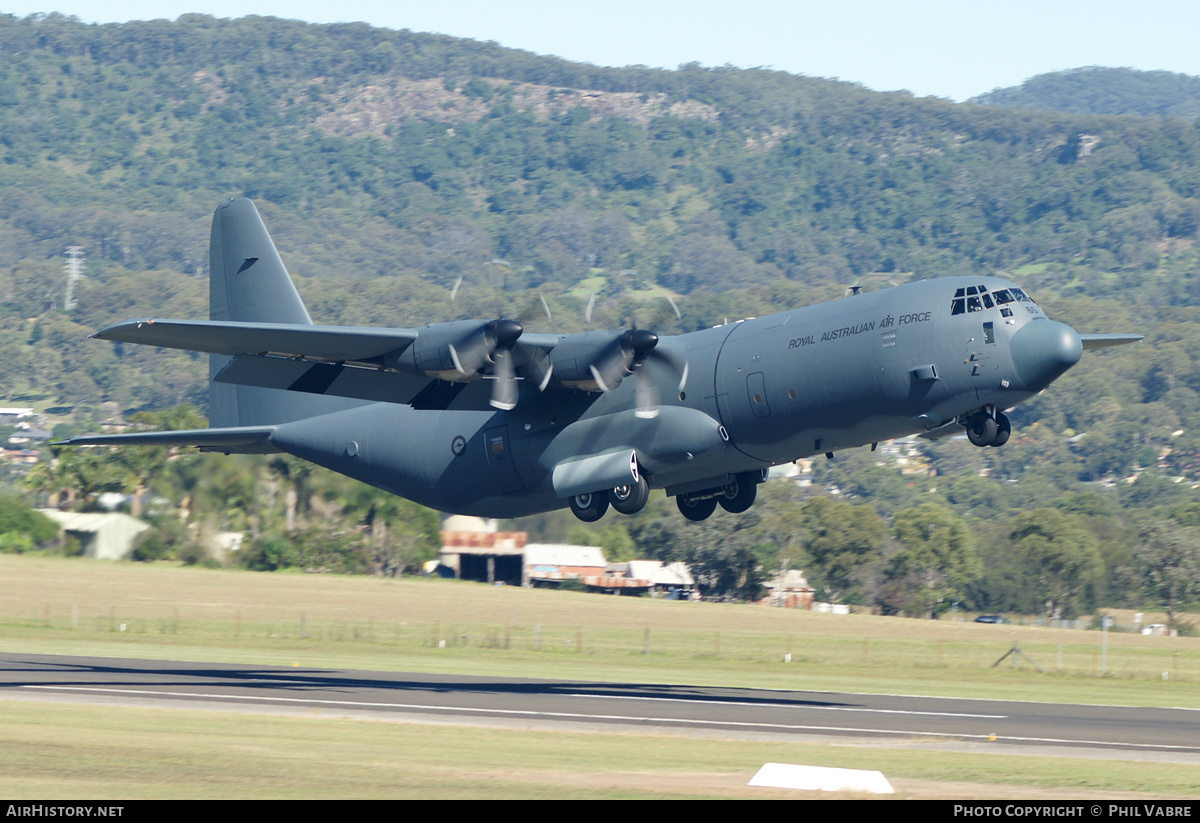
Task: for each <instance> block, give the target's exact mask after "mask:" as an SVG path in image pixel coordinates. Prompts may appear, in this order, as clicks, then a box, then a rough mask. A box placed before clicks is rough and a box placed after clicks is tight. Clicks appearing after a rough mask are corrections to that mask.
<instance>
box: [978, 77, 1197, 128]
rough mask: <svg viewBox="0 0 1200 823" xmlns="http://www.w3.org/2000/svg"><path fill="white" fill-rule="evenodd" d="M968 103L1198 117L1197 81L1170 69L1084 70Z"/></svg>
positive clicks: (998, 91)
mask: <svg viewBox="0 0 1200 823" xmlns="http://www.w3.org/2000/svg"><path fill="white" fill-rule="evenodd" d="M969 102H971V103H980V104H984V105H992V106H1005V107H1007V108H1017V109H1041V110H1044V111H1063V112H1069V113H1071V114H1130V115H1137V116H1140V117H1183V118H1186V119H1189V120H1193V119H1195V118H1197V117H1200V77H1193V76H1192V75H1190V74H1176V73H1174V72H1169V71H1138V70H1137V69H1127V68H1108V67H1105V66H1086V67H1083V68H1078V69H1070V70H1068V71H1056V72H1051V73H1049V74H1039V75H1037V76H1036V77H1031V78H1029V79H1028V80H1026V81H1025V82H1024V83H1022V84H1021V85H1019V86H1011V87H1009V88H1004V89H993V90H992V91H990V92H988V93H987V94H981V95H979V96H978V97H974V98H972V99H971V100H970V101H969Z"/></svg>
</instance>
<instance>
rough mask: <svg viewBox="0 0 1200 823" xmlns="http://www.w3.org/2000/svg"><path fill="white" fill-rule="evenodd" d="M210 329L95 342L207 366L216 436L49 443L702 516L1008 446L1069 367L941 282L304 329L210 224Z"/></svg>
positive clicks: (294, 306) (1085, 342) (243, 242)
mask: <svg viewBox="0 0 1200 823" xmlns="http://www.w3.org/2000/svg"><path fill="white" fill-rule="evenodd" d="M210 268H211V274H210V278H211V280H210V309H209V315H210V319H209V320H158V319H143V320H129V321H125V322H122V323H117V324H115V325H112V326H109V327H107V328H105V329H102V330H101V331H99V332H97V333H96V334H95V335H94V336H95V337H98V338H101V339H103V340H113V341H121V342H126V343H140V344H144V345H149V346H163V347H168V348H176V349H185V350H190V351H197V352H207V353H209V355H210V362H209V377H210V380H211V388H210V408H209V417H210V423H211V428H207V429H196V430H190V431H168V432H139V433H127V434H118V435H93V436H84V437H74V438H71V439H69V440H67V441H64V445H85V446H86V445H121V444H131V445H132V444H158V445H170V446H198V447H199V448H200V449H201V450H204V451H216V452H224V453H233V452H239V453H272V452H286V453H288V454H292V455H295V456H297V457H301V458H303V459H305V460H309V461H311V462H313V463H317V464H319V465H322V466H326V467H328V468H330V469H332V470H334V471H337V472H341V473H342V474H345V475H349V476H350V477H354V478H357V479H358V480H361V481H363V482H366V483H369V484H371V485H373V486H377V487H378V488H380V489H384V490H386V491H388V492H391V493H393V494H397V495H400V496H402V497H406V498H408V499H410V500H414V501H416V502H418V503H421V504H424V505H426V506H430V507H432V508H435V509H440V510H442V511H446V512H454V513H460V514H474V515H481V516H485V517H516V516H520V515H527V514H532V513H536V512H543V511H549V510H552V509H558V508H562V507H565V506H569V507H570V508H571V510H572V511H573V512H574V513H575V515H576V516H578V517H579V518H580V519H581V520H585V521H594V520H597V519H599V518H600V517H601V516H603V514H604V513H605V512H606V511H607V509H608V508H609V506H610V505H611V506H612V508H614V509H616V510H617V511H619V512H622V513H625V514H632V513H634V512H637V511H639V510H640V509H641V508H642V507H643V506H644V505H645V504H646V501H647V498H648V496H649V493H650V489H652V488H661V489H664V490H665V491H666V493H667V494H668V495H669V496H673V497H675V499H676V501H677V503H678V506H679V510H680V511H681V512H682V513H683V515H684V516H685V517H687V518H689V519H692V520H703V519H705V518H706V517H708V516H709V515H711V514H712V513H713V511H714V510H715V509H716V506H717V505H718V504H719V505H721V506H722V507H723V508H724V509H726V510H727V511H730V512H742V511H745V510H746V509H748V508H749V507H750V506H751V505H752V504H753V502H754V498H755V493H756V490H757V484H758V483H760V482H762V480H763V479H764V478H765V477H766V472H767V470H768V469H769V468H770V467H771V466H775V465H778V464H782V463H788V462H791V461H794V460H797V459H799V458H805V457H810V456H813V455H820V454H825V455H827V456H829V457H832V456H833V453H834V452H836V451H838V450H841V449H848V448H853V447H857V446H864V445H867V444H875V443H878V442H879V441H884V440H889V439H892V438H896V437H902V436H905V435H912V434H923V435H925V436H930V437H937V436H943V435H948V434H956V433H961V432H962V431H963V430H964V429H965V431H966V434H967V437H968V439H969V440H970V441H971V442H972V443H973V444H975V445H976V446H981V447H997V446H1003V445H1004V444H1005V442H1006V441H1007V440H1008V438H1009V433H1010V424H1009V421H1008V418H1007V417H1006V416H1005V414H1004V411H1003V410H1004V409H1008V408H1011V407H1013V406H1015V405H1017V404H1018V403H1021V402H1023V401H1025V400H1028V399H1029V398H1031V397H1033V396H1034V395H1036V394H1037V393H1038V392H1040V391H1042V390H1043V389H1045V388H1046V387H1047V386H1049V385H1050V383H1051V382H1053V381H1054V380H1055V379H1056V378H1058V377H1059V376H1060V375H1062V374H1063V373H1064V372H1066V371H1067V370H1068V369H1069V368H1071V366H1073V365H1075V363H1076V362H1077V361H1078V360H1079V358H1080V356H1081V354H1082V352H1083V350H1084V349H1091V348H1100V347H1105V346H1115V345H1120V344H1122V343H1130V342H1133V341H1135V340H1139V339H1141V338H1140V336H1139V335H1132V334H1078V333H1076V331H1075V330H1074V329H1072V328H1071V327H1070V326H1067V325H1064V324H1063V323H1058V322H1055V321H1053V320H1050V319H1049V318H1048V317H1046V315H1045V313H1044V312H1043V311H1042V309H1041V308H1040V307H1039V306H1038V305H1037V303H1035V302H1034V301H1033V300H1032V299H1031V298H1030V297H1029V296H1028V295H1027V294H1026V293H1025V292H1024V291H1022V290H1021V289H1020V288H1019V287H1018V286H1016V285H1015V284H1013V283H1010V282H1008V281H1007V280H1002V279H998V278H995V277H952V278H944V279H938V280H926V281H922V282H919V283H911V284H907V285H901V286H896V287H893V288H890V289H886V290H883V291H877V292H872V293H868V294H858V295H856V296H854V297H848V298H846V299H841V300H835V301H832V302H829V303H823V304H820V305H816V306H809V307H806V308H800V309H794V310H792V311H786V312H782V313H780V314H774V315H770V316H768V317H759V318H755V319H749V320H744V321H740V322H737V323H731V324H726V325H721V326H717V327H714V328H709V329H704V330H701V331H696V332H691V333H689V334H681V335H673V336H666V335H664V336H661V337H660V336H659V335H657V334H655V333H654V332H652V331H649V330H647V329H636V328H634V329H617V330H610V331H592V332H585V333H581V334H567V335H556V334H526V333H524V330H523V329H522V327H521V325H520V324H519V323H517V322H516V321H514V320H510V319H507V318H498V319H489V320H459V321H454V322H449V323H436V324H433V325H429V326H425V327H423V328H415V329H383V328H357V327H344V326H320V325H314V324H313V322H312V320H311V318H310V317H309V314H308V311H307V309H306V308H305V307H304V303H303V302H302V301H301V299H300V296H299V294H298V292H297V291H296V288H295V286H294V285H293V283H292V281H291V278H290V277H289V276H288V273H287V270H286V269H285V268H284V265H283V261H282V260H281V259H280V257H279V254H278V252H277V251H276V249H275V246H274V244H273V243H272V242H271V238H270V236H269V235H268V234H267V230H266V227H265V226H264V225H263V222H262V220H261V218H260V217H259V215H258V211H257V210H256V209H255V208H254V205H253V204H252V203H251V202H250V201H249V200H246V199H236V200H230V201H229V202H226V203H224V204H222V205H221V206H220V207H218V208H217V210H216V213H215V215H214V216H213V225H212V239H211V247H210Z"/></svg>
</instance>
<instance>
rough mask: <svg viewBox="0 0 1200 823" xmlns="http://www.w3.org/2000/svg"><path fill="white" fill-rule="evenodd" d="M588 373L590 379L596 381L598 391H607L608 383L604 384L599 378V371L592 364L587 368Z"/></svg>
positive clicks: (602, 379)
mask: <svg viewBox="0 0 1200 823" xmlns="http://www.w3.org/2000/svg"><path fill="white" fill-rule="evenodd" d="M588 371H590V372H591V373H592V379H593V380H595V381H596V385H597V386H599V387H600V391H609V387H608V383H606V382H604V378H603V377H601V376H600V370H599V369H598V368H596V366H595V365H594V364H593V365H591V366H588Z"/></svg>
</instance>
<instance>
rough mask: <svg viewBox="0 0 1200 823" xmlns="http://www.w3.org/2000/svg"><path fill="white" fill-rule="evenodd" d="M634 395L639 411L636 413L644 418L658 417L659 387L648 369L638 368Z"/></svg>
mask: <svg viewBox="0 0 1200 823" xmlns="http://www.w3.org/2000/svg"><path fill="white" fill-rule="evenodd" d="M634 379H635V380H636V381H637V382H636V383H635V384H634V385H635V393H634V396H635V398H636V400H637V411H635V412H634V414H635V415H636V416H638V417H640V418H642V419H643V420H653V419H654V418H656V417H658V388H657V387H656V386H655V385H654V381H653V380H652V379H651V378H650V372H649V371H647V370H646V369H638V370H637V372H636V377H635V378H634Z"/></svg>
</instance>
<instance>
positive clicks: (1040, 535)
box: [1009, 508, 1104, 619]
mask: <svg viewBox="0 0 1200 823" xmlns="http://www.w3.org/2000/svg"><path fill="white" fill-rule="evenodd" d="M1009 539H1010V540H1011V541H1012V542H1013V545H1014V547H1015V549H1016V552H1017V556H1018V557H1019V558H1020V559H1021V563H1022V566H1023V568H1024V569H1025V570H1026V573H1027V574H1028V575H1029V578H1030V583H1031V584H1032V585H1033V586H1035V588H1036V590H1037V592H1038V596H1039V599H1040V601H1041V602H1043V603H1045V608H1046V617H1047V619H1053V618H1058V617H1062V616H1063V615H1064V613H1066V611H1067V610H1068V606H1069V605H1070V604H1071V601H1072V600H1073V599H1074V598H1075V597H1077V596H1078V595H1079V594H1080V593H1081V592H1082V591H1083V590H1084V588H1085V587H1086V586H1088V585H1089V584H1090V583H1092V582H1093V581H1095V580H1096V579H1097V578H1098V577H1099V576H1100V575H1101V573H1102V572H1103V571H1104V563H1103V561H1102V560H1101V558H1100V552H1099V551H1098V549H1097V548H1096V538H1095V536H1094V535H1092V534H1091V533H1090V532H1089V531H1088V530H1087V529H1086V528H1085V527H1084V526H1083V525H1082V524H1081V523H1080V522H1079V520H1078V517H1077V516H1076V515H1072V514H1069V513H1066V512H1063V511H1060V510H1058V509H1048V508H1043V509H1035V510H1034V511H1032V512H1027V513H1025V514H1022V515H1019V516H1018V517H1017V518H1016V520H1015V521H1014V523H1013V529H1012V531H1011V533H1010V534H1009Z"/></svg>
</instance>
